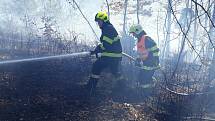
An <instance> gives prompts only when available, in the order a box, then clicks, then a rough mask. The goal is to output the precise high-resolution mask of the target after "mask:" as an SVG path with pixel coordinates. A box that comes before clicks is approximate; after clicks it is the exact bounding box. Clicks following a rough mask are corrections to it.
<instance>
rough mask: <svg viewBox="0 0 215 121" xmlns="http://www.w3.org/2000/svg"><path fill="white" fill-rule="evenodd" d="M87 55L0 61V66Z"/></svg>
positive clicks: (76, 55)
mask: <svg viewBox="0 0 215 121" xmlns="http://www.w3.org/2000/svg"><path fill="white" fill-rule="evenodd" d="M87 55H90V52H78V53H71V54H63V55H55V56H46V57H38V58H28V59H18V60H6V61H0V65H3V64H12V63H22V62H30V61H44V60H48V59H59V58H69V57H85V56H87Z"/></svg>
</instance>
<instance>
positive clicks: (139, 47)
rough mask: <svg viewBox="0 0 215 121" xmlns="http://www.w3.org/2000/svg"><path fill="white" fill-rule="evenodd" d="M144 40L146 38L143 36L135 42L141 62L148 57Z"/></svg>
mask: <svg viewBox="0 0 215 121" xmlns="http://www.w3.org/2000/svg"><path fill="white" fill-rule="evenodd" d="M145 39H146V36H145V35H143V36H142V37H141V39H140V40H139V41H138V42H137V52H138V54H139V57H140V59H142V60H146V59H147V57H148V55H149V52H148V50H147V49H146V45H145Z"/></svg>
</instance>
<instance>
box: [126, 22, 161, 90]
mask: <svg viewBox="0 0 215 121" xmlns="http://www.w3.org/2000/svg"><path fill="white" fill-rule="evenodd" d="M129 33H130V34H132V35H133V36H134V37H135V38H137V39H138V41H137V53H138V57H137V59H136V62H135V64H136V66H138V67H139V68H140V72H139V74H138V80H139V83H140V85H141V86H143V87H147V86H149V85H150V84H151V83H152V81H153V80H152V77H153V75H154V72H155V70H156V69H158V68H159V55H158V53H159V48H158V47H157V44H156V43H155V41H154V40H153V39H152V38H151V37H149V36H148V35H147V34H146V32H145V31H144V30H143V29H142V26H141V25H139V24H137V25H132V26H131V27H130V29H129Z"/></svg>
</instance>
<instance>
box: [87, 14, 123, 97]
mask: <svg viewBox="0 0 215 121" xmlns="http://www.w3.org/2000/svg"><path fill="white" fill-rule="evenodd" d="M95 21H96V23H97V24H98V26H99V28H100V29H101V31H102V35H101V37H100V44H99V45H98V46H97V47H96V48H95V50H94V51H91V54H96V55H97V60H96V61H95V62H94V64H93V67H92V75H91V77H90V79H89V81H88V83H87V88H88V89H89V90H90V93H91V94H92V93H94V92H95V88H96V85H97V82H98V80H99V78H100V73H101V72H102V71H103V70H104V69H105V68H109V69H110V71H111V73H112V74H113V75H114V76H115V77H116V78H120V76H121V75H120V72H119V66H120V64H121V60H122V46H121V42H120V38H119V36H118V33H117V31H116V29H115V28H114V26H113V25H112V24H111V23H110V21H109V18H108V15H107V13H106V12H98V13H97V14H96V16H95ZM98 55H100V56H98Z"/></svg>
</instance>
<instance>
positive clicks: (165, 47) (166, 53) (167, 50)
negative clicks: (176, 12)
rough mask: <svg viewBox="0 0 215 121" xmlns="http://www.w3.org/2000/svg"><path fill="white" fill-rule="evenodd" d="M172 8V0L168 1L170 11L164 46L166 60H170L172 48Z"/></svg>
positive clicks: (168, 12) (168, 11)
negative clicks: (170, 43) (170, 44)
mask: <svg viewBox="0 0 215 121" xmlns="http://www.w3.org/2000/svg"><path fill="white" fill-rule="evenodd" d="M171 6H172V0H168V9H167V24H166V28H167V33H166V37H165V38H166V39H165V41H166V42H165V44H166V45H164V55H163V56H164V58H168V56H169V53H170V46H169V42H170V31H171V20H172V17H171V16H172V15H171V14H172V13H171Z"/></svg>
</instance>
